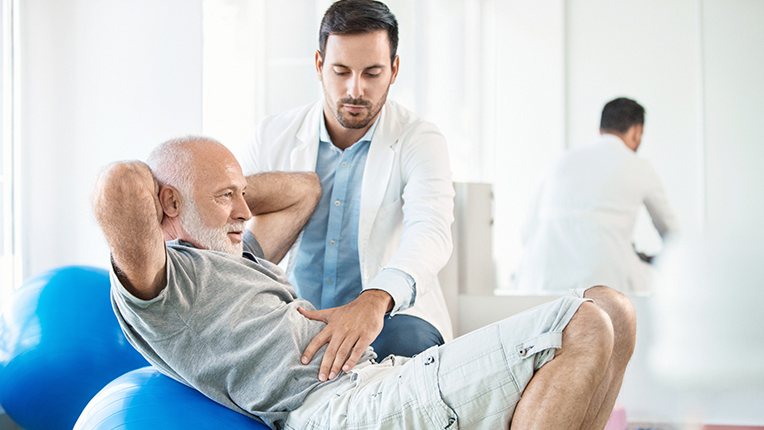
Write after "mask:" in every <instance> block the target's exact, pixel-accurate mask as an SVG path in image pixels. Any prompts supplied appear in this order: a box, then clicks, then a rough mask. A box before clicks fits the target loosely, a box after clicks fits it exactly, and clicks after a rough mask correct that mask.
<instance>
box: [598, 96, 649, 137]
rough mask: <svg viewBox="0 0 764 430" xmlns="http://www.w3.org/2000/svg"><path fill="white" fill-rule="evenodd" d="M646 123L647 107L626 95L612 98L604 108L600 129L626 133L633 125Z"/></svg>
mask: <svg viewBox="0 0 764 430" xmlns="http://www.w3.org/2000/svg"><path fill="white" fill-rule="evenodd" d="M644 123H645V108H643V107H642V105H640V104H639V103H637V102H635V101H634V100H632V99H627V98H626V97H619V98H617V99H615V100H611V101H609V102H607V104H605V107H604V108H602V119H601V120H600V129H602V131H606V132H615V133H626V131H628V130H629V129H630V128H631V126H633V125H637V124H644Z"/></svg>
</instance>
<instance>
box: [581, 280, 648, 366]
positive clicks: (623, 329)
mask: <svg viewBox="0 0 764 430" xmlns="http://www.w3.org/2000/svg"><path fill="white" fill-rule="evenodd" d="M584 297H586V298H589V299H592V300H594V303H596V304H597V305H598V306H599V307H600V308H602V309H603V310H604V311H605V312H607V314H608V315H609V316H610V319H611V321H612V322H613V329H614V330H615V337H616V347H617V348H619V349H620V351H619V352H620V353H621V354H626V355H628V356H631V354H632V353H633V352H634V345H635V343H636V339H637V316H636V311H635V310H634V304H633V303H632V302H631V300H630V299H629V298H628V297H627V296H626V295H625V294H622V293H620V292H618V291H615V290H613V289H612V288H608V287H605V286H603V285H598V286H596V287H592V288H589V289H587V290H586V292H585V293H584Z"/></svg>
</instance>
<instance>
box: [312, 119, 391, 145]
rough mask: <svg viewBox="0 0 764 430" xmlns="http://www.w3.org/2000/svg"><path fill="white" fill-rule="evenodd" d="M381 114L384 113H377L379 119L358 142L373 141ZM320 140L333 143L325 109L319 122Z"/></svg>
mask: <svg viewBox="0 0 764 430" xmlns="http://www.w3.org/2000/svg"><path fill="white" fill-rule="evenodd" d="M381 116H382V115H377V119H375V120H374V124H372V125H371V127H369V129H368V130H366V134H364V135H363V137H362V138H360V139H358V142H366V141H368V142H371V139H372V138H373V137H374V131H375V130H376V129H377V124H378V123H379V118H380V117H381ZM318 140H320V141H321V142H326V143H332V138H331V137H329V132H328V131H327V130H326V116H324V114H323V110H322V111H321V121H319V122H318ZM358 142H355V143H358ZM355 143H354V144H353V146H354V145H355ZM332 146H334V145H332ZM351 147H352V146H351Z"/></svg>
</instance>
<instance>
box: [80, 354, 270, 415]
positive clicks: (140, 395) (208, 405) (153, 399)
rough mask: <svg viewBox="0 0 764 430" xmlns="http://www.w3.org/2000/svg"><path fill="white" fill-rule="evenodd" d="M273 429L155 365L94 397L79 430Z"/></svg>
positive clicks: (122, 380) (119, 381)
mask: <svg viewBox="0 0 764 430" xmlns="http://www.w3.org/2000/svg"><path fill="white" fill-rule="evenodd" d="M116 429H119V430H156V429H162V430H175V429H177V430H188V429H196V430H229V429H230V430H268V427H267V426H266V425H265V424H262V423H260V422H259V421H255V420H254V419H253V418H249V417H247V416H244V415H242V414H240V413H238V412H234V411H232V410H230V409H228V408H226V407H224V406H221V405H219V404H217V403H215V402H213V401H212V400H210V399H208V398H207V397H205V396H204V395H203V394H202V393H200V392H198V391H196V390H194V389H192V388H189V387H187V386H185V385H183V384H181V383H179V382H177V381H175V380H173V379H171V378H168V377H167V376H164V375H162V374H161V373H159V371H157V370H156V369H154V368H153V367H145V368H143V369H137V370H133V371H132V372H129V373H126V374H124V375H122V376H120V377H119V378H117V379H115V380H114V381H113V382H112V383H110V384H109V385H107V386H106V387H104V389H103V390H101V392H99V393H98V394H97V395H96V396H95V397H94V398H93V400H91V401H90V403H88V405H87V407H86V408H85V410H84V411H83V412H82V415H81V416H80V419H79V420H77V424H76V425H75V426H74V430H116Z"/></svg>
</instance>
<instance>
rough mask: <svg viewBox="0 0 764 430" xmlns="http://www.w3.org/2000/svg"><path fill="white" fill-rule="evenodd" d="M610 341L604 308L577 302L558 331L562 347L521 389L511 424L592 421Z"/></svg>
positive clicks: (558, 427) (560, 429)
mask: <svg viewBox="0 0 764 430" xmlns="http://www.w3.org/2000/svg"><path fill="white" fill-rule="evenodd" d="M613 346H614V331H613V324H612V322H611V319H610V317H609V316H608V314H607V313H606V311H605V310H603V309H602V308H601V307H600V306H598V305H596V304H594V303H583V304H582V305H581V307H580V308H579V309H578V311H577V312H576V314H575V315H574V316H573V318H572V319H571V320H570V323H568V325H567V327H565V329H564V330H563V336H562V348H560V349H558V350H557V351H556V353H555V357H554V359H553V360H551V361H550V362H548V363H546V364H545V365H544V366H543V367H542V368H541V369H539V370H538V371H537V372H536V373H535V375H534V376H533V379H531V381H530V383H529V384H528V386H527V387H526V388H525V391H524V393H523V398H522V399H521V400H520V402H519V403H518V405H517V409H516V410H515V414H514V417H513V418H512V427H511V428H512V429H513V430H516V429H523V430H525V429H555V430H576V429H579V428H582V423H584V421H585V420H589V421H596V418H597V417H598V412H599V410H600V408H601V406H602V405H603V403H604V402H603V400H604V399H605V398H606V397H607V395H606V394H601V393H607V392H609V388H610V387H605V388H603V387H602V385H603V382H605V379H606V376H607V373H608V369H609V367H610V362H611V358H612V353H613ZM598 397H599V398H598ZM590 409H594V411H593V412H590ZM590 415H591V416H593V417H595V418H594V419H591V418H590ZM603 426H604V424H603Z"/></svg>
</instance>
